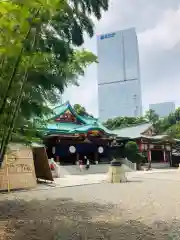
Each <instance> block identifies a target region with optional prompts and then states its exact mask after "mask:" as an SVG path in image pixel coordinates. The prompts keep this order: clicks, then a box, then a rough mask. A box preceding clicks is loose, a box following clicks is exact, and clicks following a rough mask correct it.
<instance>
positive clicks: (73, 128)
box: [45, 102, 115, 135]
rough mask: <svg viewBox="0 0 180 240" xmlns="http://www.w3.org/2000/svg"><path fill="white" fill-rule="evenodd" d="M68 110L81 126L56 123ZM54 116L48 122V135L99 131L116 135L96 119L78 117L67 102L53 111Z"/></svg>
mask: <svg viewBox="0 0 180 240" xmlns="http://www.w3.org/2000/svg"><path fill="white" fill-rule="evenodd" d="M67 110H69V111H70V112H71V113H72V114H73V115H74V116H75V117H76V118H77V119H78V120H79V121H80V123H81V124H75V123H69V122H66V123H62V122H55V119H56V118H57V117H59V116H60V115H62V114H64V113H65V112H66V111H67ZM53 112H54V115H52V116H50V117H49V120H47V123H48V124H47V129H46V130H45V132H46V133H47V134H50V133H65V134H75V133H86V132H88V131H91V130H99V131H103V132H105V133H106V134H108V135H115V134H114V133H112V132H111V131H110V130H108V129H107V128H106V127H104V126H103V125H102V124H101V123H100V122H99V121H98V119H96V118H93V117H90V116H80V115H78V114H77V113H76V112H75V111H74V109H73V107H72V106H71V104H70V103H69V102H66V103H64V104H62V105H61V106H59V107H56V108H54V109H53Z"/></svg>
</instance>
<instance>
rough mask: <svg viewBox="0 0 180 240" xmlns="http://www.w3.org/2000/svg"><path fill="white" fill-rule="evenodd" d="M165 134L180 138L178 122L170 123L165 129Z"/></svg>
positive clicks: (179, 124)
mask: <svg viewBox="0 0 180 240" xmlns="http://www.w3.org/2000/svg"><path fill="white" fill-rule="evenodd" d="M166 134H167V135H169V136H170V137H173V138H177V139H180V123H177V124H175V125H172V126H171V127H169V128H168V129H167V131H166Z"/></svg>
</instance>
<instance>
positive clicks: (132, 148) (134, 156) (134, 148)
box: [125, 141, 145, 170]
mask: <svg viewBox="0 0 180 240" xmlns="http://www.w3.org/2000/svg"><path fill="white" fill-rule="evenodd" d="M125 153H126V156H127V158H128V159H129V160H130V161H131V162H134V163H136V164H137V169H138V170H140V164H141V163H144V162H145V157H144V156H143V155H142V154H141V153H140V152H139V148H138V145H137V144H136V142H132V141H129V142H127V143H126V145H125Z"/></svg>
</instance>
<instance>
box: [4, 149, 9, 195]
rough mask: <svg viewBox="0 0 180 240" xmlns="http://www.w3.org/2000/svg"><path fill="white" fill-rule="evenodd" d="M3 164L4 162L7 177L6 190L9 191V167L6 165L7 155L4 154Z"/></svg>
mask: <svg viewBox="0 0 180 240" xmlns="http://www.w3.org/2000/svg"><path fill="white" fill-rule="evenodd" d="M5 164H6V177H7V190H8V193H9V192H10V180H9V167H8V157H7V154H6V155H5Z"/></svg>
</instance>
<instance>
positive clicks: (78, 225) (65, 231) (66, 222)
mask: <svg viewBox="0 0 180 240" xmlns="http://www.w3.org/2000/svg"><path fill="white" fill-rule="evenodd" d="M0 212H1V215H0V239H13V240H24V239H27V240H29V239H33V240H51V239H52V240H53V239H54V240H61V239H63V240H66V239H67V240H69V239H72V240H80V239H81V240H86V239H88V240H94V239H106V240H110V239H111V240H122V239H124V240H125V239H126V240H135V239H139V240H141V239H142V240H153V239H158V240H161V239H174V238H169V237H168V234H169V231H171V230H172V229H171V226H172V225H171V224H167V223H164V222H160V221H159V222H156V223H153V224H151V225H146V224H144V223H142V222H140V221H136V220H129V219H128V218H126V217H124V216H125V215H126V213H125V212H124V210H123V209H121V207H120V206H119V205H118V206H117V205H113V204H106V205H104V204H98V203H91V202H90V203H80V202H75V201H73V200H72V199H69V198H67V199H66V198H65V199H56V200H49V199H47V200H41V201H40V200H32V201H29V202H27V201H24V200H13V201H8V200H6V201H1V202H0ZM173 226H174V225H173ZM171 232H173V231H171ZM3 236H4V237H3ZM8 237H9V238H8ZM177 239H180V238H177Z"/></svg>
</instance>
